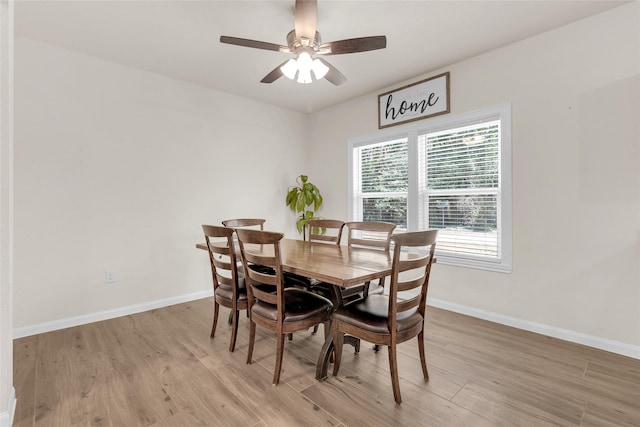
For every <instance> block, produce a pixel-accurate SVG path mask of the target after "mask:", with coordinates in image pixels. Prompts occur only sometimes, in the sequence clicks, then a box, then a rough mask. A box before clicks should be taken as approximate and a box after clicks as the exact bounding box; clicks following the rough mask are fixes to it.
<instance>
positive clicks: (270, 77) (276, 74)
mask: <svg viewBox="0 0 640 427" xmlns="http://www.w3.org/2000/svg"><path fill="white" fill-rule="evenodd" d="M288 61H289V60H286V61H284V62H283V63H282V64H280V65H278V66H277V67H276V68H274V69H273V71H271V72H270V73H269V74H267V75H266V76H264V78H263V79H262V80H260V83H273V82H275V81H276V80H278V79H279V78H280V77H282V76H283V74H282V70H281V69H280V67H282V66H283V65H284V64H286V63H287V62H288Z"/></svg>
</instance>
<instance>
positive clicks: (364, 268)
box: [196, 239, 392, 380]
mask: <svg viewBox="0 0 640 427" xmlns="http://www.w3.org/2000/svg"><path fill="white" fill-rule="evenodd" d="M196 247H197V248H198V249H204V250H206V249H207V247H206V245H205V244H204V243H199V244H197V245H196ZM265 248H266V246H265ZM280 256H281V258H282V269H283V270H284V271H285V272H288V273H293V274H297V275H300V276H304V277H308V278H311V279H316V280H320V281H322V282H326V283H330V284H332V285H335V286H339V287H342V288H348V287H350V286H354V285H358V284H361V283H364V282H367V281H371V280H376V279H379V278H382V277H385V276H389V275H390V274H391V266H392V259H391V254H390V253H389V252H386V251H381V250H376V249H365V248H358V247H348V246H338V245H334V244H327V243H318V242H308V241H303V240H294V239H282V240H281V241H280ZM335 302H336V301H334V303H335ZM332 351H333V336H332V334H330V333H329V334H328V335H327V339H326V340H325V343H324V345H323V346H322V349H321V350H320V354H319V356H318V363H317V365H316V378H317V379H318V380H322V379H324V378H326V377H327V367H328V364H329V359H330V356H331V353H332Z"/></svg>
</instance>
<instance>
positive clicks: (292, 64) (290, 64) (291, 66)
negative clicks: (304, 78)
mask: <svg viewBox="0 0 640 427" xmlns="http://www.w3.org/2000/svg"><path fill="white" fill-rule="evenodd" d="M280 71H282V74H284V75H285V76H287V77H288V78H289V79H291V80H293V79H295V78H296V73H297V72H298V63H297V62H296V60H295V59H293V58H291V59H290V60H288V61H287V63H286V64H284V65H283V66H282V67H280Z"/></svg>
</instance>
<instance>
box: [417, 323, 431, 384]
mask: <svg viewBox="0 0 640 427" xmlns="http://www.w3.org/2000/svg"><path fill="white" fill-rule="evenodd" d="M418 350H419V351H420V363H421V364H422V373H423V374H424V379H425V380H427V381H428V380H429V371H428V370H427V358H426V357H425V355H424V330H423V331H422V332H420V333H419V334H418Z"/></svg>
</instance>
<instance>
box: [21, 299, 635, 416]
mask: <svg viewBox="0 0 640 427" xmlns="http://www.w3.org/2000/svg"><path fill="white" fill-rule="evenodd" d="M427 312H428V326H427V333H426V353H427V360H428V364H429V372H430V375H431V379H430V381H429V382H427V383H425V382H424V381H423V380H422V378H421V369H420V362H419V359H418V350H417V348H416V347H417V341H416V340H413V341H409V342H408V343H404V344H402V345H401V346H400V349H399V351H400V353H401V354H400V355H399V371H400V377H401V384H400V387H401V390H402V396H403V403H402V405H400V406H396V404H395V402H394V400H393V393H392V390H391V380H390V378H389V368H388V356H387V352H386V349H383V350H381V351H380V352H378V353H375V352H374V351H373V350H372V346H371V345H370V344H368V343H364V344H363V346H362V349H361V352H360V354H359V355H354V353H353V349H352V348H351V347H349V346H347V347H345V354H344V355H343V360H342V365H341V369H340V373H339V376H338V377H332V376H331V374H329V375H330V376H329V378H328V379H327V380H325V381H322V382H318V381H316V380H315V379H314V372H315V358H316V356H317V354H318V352H319V350H320V347H321V345H322V341H323V339H322V332H321V330H320V331H319V333H318V334H317V335H312V334H311V332H310V331H308V332H300V333H297V334H295V335H294V339H293V341H292V342H287V343H286V348H285V359H284V363H283V371H282V377H281V382H280V385H278V386H273V385H272V384H271V380H272V376H273V367H274V363H275V351H276V343H275V340H274V339H273V336H271V335H267V334H266V333H260V332H259V333H258V336H257V341H256V346H255V351H254V363H253V364H251V365H246V364H245V357H246V350H247V340H248V319H247V318H246V317H244V316H243V317H242V318H241V323H240V328H239V329H240V330H239V337H238V343H237V347H236V351H235V352H234V353H229V352H228V350H227V348H228V344H229V326H228V325H227V323H226V316H227V313H228V311H226V310H224V309H222V310H221V318H220V322H219V323H218V328H219V330H218V335H217V336H216V338H215V339H214V340H211V339H209V328H210V326H211V313H212V302H211V299H210V298H209V299H203V300H199V301H193V302H190V303H185V304H180V305H175V306H172V307H167V308H162V309H158V310H153V311H150V312H146V313H141V314H136V315H132V316H125V317H121V318H118V319H113V320H108V321H104V322H97V323H93V324H89V325H84V326H79V327H74V328H69V329H65V330H60V331H55V332H49V333H46V334H41V335H36V336H31V337H26V338H22V339H18V340H16V341H15V343H14V349H15V358H14V369H15V378H14V385H15V388H16V393H17V399H18V402H17V409H16V414H15V424H14V425H15V426H20V427H23V426H32V425H38V426H52V427H56V426H76V425H77V426H84V425H91V426H94V425H95V426H126V427H128V426H158V427H160V426H163V427H164V426H171V427H174V426H176V427H178V426H200V425H202V426H204V425H211V426H236V425H237V426H278V427H279V426H289V425H302V426H305V427H308V426H316V425H317V426H367V427H368V426H473V427H476V426H494V425H500V426H542V425H562V426H570V425H582V426H632V425H633V426H640V361H639V360H634V359H630V358H626V357H622V356H618V355H615V354H611V353H607V352H604V351H599V350H595V349H591V348H588V347H583V346H580V345H575V344H571V343H567V342H563V341H560V340H557V339H553V338H548V337H544V336H541V335H536V334H533V333H528V332H523V331H520V330H516V329H512V328H509V327H505V326H501V325H497V324H494V323H490V322H486V321H482V320H478V319H473V318H470V317H466V316H463V315H459V314H455V313H451V312H447V311H443V310H439V309H435V308H433V307H429V308H428V309H427ZM330 369H331V368H330Z"/></svg>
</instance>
